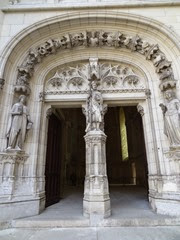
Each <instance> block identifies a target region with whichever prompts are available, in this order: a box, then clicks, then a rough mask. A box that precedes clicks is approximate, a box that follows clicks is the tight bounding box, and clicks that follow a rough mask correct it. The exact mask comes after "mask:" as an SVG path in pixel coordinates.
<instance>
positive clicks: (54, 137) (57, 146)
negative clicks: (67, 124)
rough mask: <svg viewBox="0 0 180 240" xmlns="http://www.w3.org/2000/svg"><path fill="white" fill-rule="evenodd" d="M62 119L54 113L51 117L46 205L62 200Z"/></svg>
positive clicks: (47, 154)
mask: <svg viewBox="0 0 180 240" xmlns="http://www.w3.org/2000/svg"><path fill="white" fill-rule="evenodd" d="M61 125H62V124H61V121H60V120H59V119H58V118H57V117H56V116H55V115H54V114H52V115H51V116H50V118H49V126H48V139H47V153H46V168H45V178H46V185H45V191H46V207H48V206H50V205H52V204H54V203H57V202H59V200H60V177H61V176H60V167H61V139H62V136H61Z"/></svg>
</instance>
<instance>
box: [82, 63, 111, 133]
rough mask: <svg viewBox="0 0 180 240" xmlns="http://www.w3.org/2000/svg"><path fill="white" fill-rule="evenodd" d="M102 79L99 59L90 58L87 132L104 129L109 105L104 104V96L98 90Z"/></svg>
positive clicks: (85, 107)
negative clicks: (105, 115)
mask: <svg viewBox="0 0 180 240" xmlns="http://www.w3.org/2000/svg"><path fill="white" fill-rule="evenodd" d="M99 81H100V73H99V65H98V62H97V59H94V58H93V59H90V64H89V86H90V90H89V95H88V97H87V101H86V106H83V113H84V115H85V116H86V130H85V131H86V132H89V131H92V130H95V131H104V114H105V113H106V111H107V105H106V104H103V98H102V94H101V92H100V90H98V82H99Z"/></svg>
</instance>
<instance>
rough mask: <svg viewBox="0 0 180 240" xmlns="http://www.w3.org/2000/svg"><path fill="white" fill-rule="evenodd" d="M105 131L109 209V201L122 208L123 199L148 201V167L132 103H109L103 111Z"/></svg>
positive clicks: (141, 131) (138, 118) (124, 202)
mask: <svg viewBox="0 0 180 240" xmlns="http://www.w3.org/2000/svg"><path fill="white" fill-rule="evenodd" d="M105 133H106V135H107V145H106V158H107V175H108V180H109V186H110V197H112V195H113V197H112V198H113V199H114V200H113V201H114V202H113V201H112V212H113V205H114V206H119V207H118V208H122V206H123V204H124V206H125V205H126V203H127V206H128V204H129V206H130V205H131V204H134V203H135V202H137V201H138V200H141V199H144V201H148V168H147V160H146V150H145V142H144V133H143V125H142V119H141V115H140V114H139V113H138V112H137V109H136V107H135V106H127V107H109V108H108V112H107V114H106V115H105ZM122 196H123V198H124V199H122ZM126 196H128V199H126ZM130 196H131V197H130ZM120 199H121V200H120ZM116 200H117V201H116ZM120 201H121V203H122V205H121V206H120V205H119V203H120ZM133 201H134V203H133ZM147 204H148V202H147ZM133 207H135V206H133Z"/></svg>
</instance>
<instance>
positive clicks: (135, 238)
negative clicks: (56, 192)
mask: <svg viewBox="0 0 180 240" xmlns="http://www.w3.org/2000/svg"><path fill="white" fill-rule="evenodd" d="M119 190H121V191H119ZM110 192H111V204H112V216H111V217H110V218H107V219H104V220H102V221H100V222H99V223H97V224H94V225H93V222H90V221H89V219H87V218H84V217H83V215H82V210H83V209H82V198H83V192H82V191H81V189H79V190H78V189H76V191H73V189H71V191H68V192H67V195H66V196H64V199H63V200H61V201H60V202H59V203H57V204H54V205H52V206H50V207H48V208H46V210H45V211H44V212H43V213H41V214H40V215H38V216H34V217H28V218H24V219H17V220H14V221H13V222H12V223H11V224H12V225H11V227H12V228H9V229H6V230H1V231H0V240H180V219H179V218H172V217H168V216H164V215H159V214H156V213H154V212H153V211H152V210H151V209H150V207H149V203H148V201H147V196H146V192H144V191H143V189H141V188H131V187H129V188H127V187H126V188H123V187H121V189H119V188H117V187H116V188H111V191H110ZM7 224H8V223H7ZM95 225H96V227H95ZM7 227H8V225H7ZM9 227H10V226H9Z"/></svg>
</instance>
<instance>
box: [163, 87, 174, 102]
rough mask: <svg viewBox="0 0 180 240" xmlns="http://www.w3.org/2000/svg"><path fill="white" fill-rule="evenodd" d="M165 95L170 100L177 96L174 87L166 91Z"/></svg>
mask: <svg viewBox="0 0 180 240" xmlns="http://www.w3.org/2000/svg"><path fill="white" fill-rule="evenodd" d="M164 97H165V99H167V100H168V101H171V100H172V99H174V98H175V97H176V93H175V92H174V91H173V90H172V89H169V90H167V91H166V92H165V93H164Z"/></svg>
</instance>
